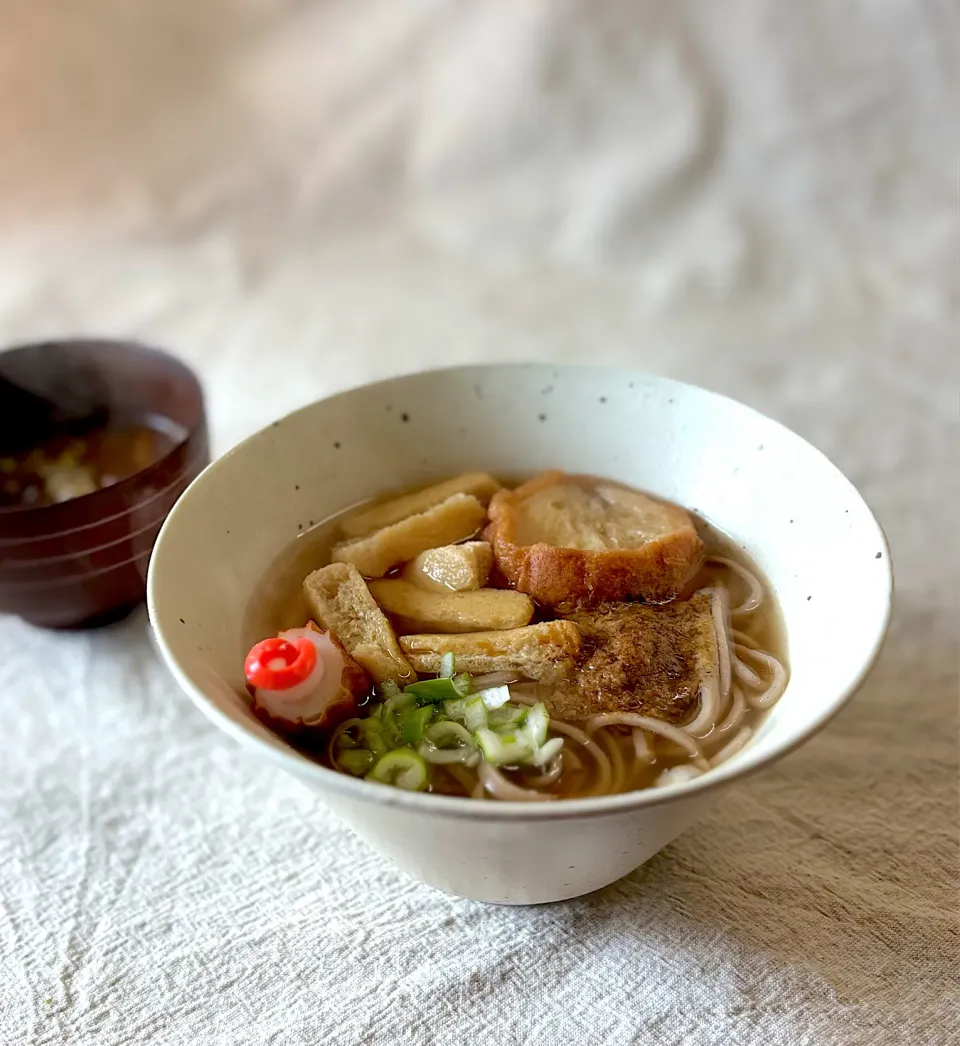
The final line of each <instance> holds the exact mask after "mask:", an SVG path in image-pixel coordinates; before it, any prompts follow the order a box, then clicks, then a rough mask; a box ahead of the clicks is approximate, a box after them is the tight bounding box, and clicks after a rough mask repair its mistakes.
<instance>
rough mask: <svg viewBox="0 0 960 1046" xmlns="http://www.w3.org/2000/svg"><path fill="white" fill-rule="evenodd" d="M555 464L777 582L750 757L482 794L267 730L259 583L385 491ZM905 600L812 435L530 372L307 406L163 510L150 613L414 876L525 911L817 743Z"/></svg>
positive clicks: (253, 726)
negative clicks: (711, 766) (600, 784)
mask: <svg viewBox="0 0 960 1046" xmlns="http://www.w3.org/2000/svg"><path fill="white" fill-rule="evenodd" d="M304 448H309V453H304ZM546 468H562V469H566V470H569V471H571V472H592V473H598V474H601V475H604V476H610V477H613V478H615V479H618V480H621V481H623V482H625V483H628V484H631V485H633V486H636V487H640V488H642V489H644V490H648V491H651V492H652V493H654V494H657V495H659V496H661V497H664V498H667V499H669V500H671V501H675V502H678V503H680V504H682V505H685V506H687V507H688V508H691V509H694V510H696V511H697V512H698V513H700V514H701V515H702V516H704V517H706V518H707V519H708V520H710V521H711V522H712V523H714V524H716V525H718V526H719V527H720V528H721V529H722V530H724V531H725V532H726V533H727V534H728V535H730V536H731V537H732V538H733V539H734V540H736V541H738V542H740V543H741V544H742V546H743V547H744V549H746V551H747V553H748V554H749V555H750V557H751V558H752V559H753V560H754V561H755V562H756V563H757V564H758V566H759V567H760V568H761V569H762V570H763V572H764V573H765V574H766V576H767V578H768V579H769V581H770V582H771V583H772V585H773V587H774V589H775V591H776V594H777V597H778V599H779V602H780V606H781V608H782V611H783V615H784V619H785V624H786V630H787V636H788V643H789V657H790V664H791V679H790V683H789V685H788V688H787V690H786V692H785V694H784V695H783V697H782V698H781V699H780V701H779V702H778V703H777V704H776V705H775V706H774V708H773V709H772V710H771V712H770V714H769V716H768V717H767V718H766V719H765V720H764V722H763V724H762V726H761V727H760V728H759V730H758V731H757V733H756V734H755V736H754V737H753V738H752V740H751V741H750V743H749V744H748V745H747V746H746V747H745V748H744V749H743V750H742V751H741V752H739V753H738V754H737V755H735V756H734V757H733V758H731V759H730V760H729V761H728V762H726V763H724V764H722V765H721V766H720V767H718V768H717V769H715V770H713V771H711V772H710V773H709V774H706V775H704V776H702V777H699V778H696V779H694V780H693V781H689V782H686V783H681V784H674V785H670V786H667V787H664V788H659V789H653V790H647V791H642V792H632V793H626V794H622V795H615V796H605V797H598V798H589V799H575V800H565V801H560V802H555V803H499V802H494V801H489V802H481V801H477V800H470V799H460V798H452V797H444V796H434V795H426V794H422V793H409V792H403V791H401V790H399V789H394V788H388V787H384V786H382V785H376V784H371V783H368V782H366V781H363V780H358V779H356V778H352V777H348V776H346V775H343V774H337V773H334V772H333V771H331V770H327V769H324V768H323V767H321V766H318V765H316V764H315V763H312V762H310V761H309V760H307V759H305V758H304V757H302V756H301V755H299V754H298V753H297V752H295V751H293V750H292V749H291V748H290V747H289V746H287V745H286V744H284V742H283V741H282V740H280V739H279V738H278V737H275V736H273V735H272V734H271V733H270V732H269V731H267V730H266V729H265V728H264V727H263V726H261V724H260V723H259V722H258V721H257V720H256V719H255V718H254V717H253V715H252V714H251V712H250V708H249V705H248V701H247V698H246V694H245V691H244V680H243V657H244V653H245V651H244V649H243V644H242V639H241V627H242V622H243V620H244V616H245V614H246V612H247V609H248V604H249V602H250V598H251V593H252V592H253V591H254V588H255V586H256V585H257V583H258V581H260V580H261V578H262V577H263V576H264V574H265V572H266V571H267V568H268V567H269V565H270V564H271V562H272V561H273V560H274V558H275V557H276V556H277V555H278V553H280V551H281V550H282V549H284V547H285V546H287V545H288V544H289V543H290V542H293V541H295V540H296V538H297V535H298V533H300V532H301V531H302V530H303V528H304V526H305V525H306V524H307V523H308V521H309V520H321V519H323V518H324V517H326V516H329V515H331V514H333V513H335V512H337V511H338V510H340V509H342V508H344V507H345V506H348V505H350V504H352V503H354V502H357V501H360V500H362V499H364V498H368V497H370V496H372V495H374V494H377V493H379V492H381V491H383V490H385V489H389V488H393V487H403V486H406V485H412V484H416V483H427V482H429V481H432V480H436V479H438V478H440V477H446V476H451V475H454V474H456V473H458V472H464V471H467V470H471V469H484V470H489V471H491V472H493V473H500V474H502V475H508V476H515V475H517V474H524V473H526V474H531V473H534V472H537V471H538V470H541V469H546ZM251 489H255V490H256V492H257V494H256V497H251V496H250V491H251ZM891 593H892V574H891V566H890V559H889V554H888V550H887V546H886V542H885V540H884V537H883V533H882V531H881V529H880V527H879V526H878V524H877V522H876V520H875V519H874V518H873V516H872V515H871V513H870V510H869V509H868V508H867V506H866V505H865V504H864V502H863V500H862V498H861V497H860V495H859V494H858V493H857V491H856V490H855V489H854V487H853V486H852V485H851V484H850V482H849V481H848V480H847V479H845V478H844V476H843V475H841V473H840V472H839V471H838V470H837V469H836V468H835V467H834V466H833V465H832V464H831V463H830V462H829V461H828V460H827V459H826V458H825V457H824V456H823V455H822V454H821V453H820V452H819V451H817V450H815V449H814V448H813V447H812V446H810V445H809V444H808V443H806V442H805V441H804V440H802V439H801V438H800V437H799V436H797V435H795V434H794V433H792V432H790V431H788V430H787V429H785V428H783V426H781V425H779V424H777V423H776V422H775V421H771V420H770V419H769V418H765V417H763V416H762V415H761V414H758V413H756V412H755V411H753V410H751V409H749V408H748V407H745V406H743V405H741V404H739V403H736V402H734V401H732V400H729V399H726V398H724V397H723V396H718V395H716V394H714V393H711V392H706V391H704V390H703V389H698V388H695V387H693V386H690V385H682V384H679V383H677V382H675V381H670V380H667V379H665V378H659V377H653V376H650V375H645V374H637V373H633V372H630V371H624V370H613V369H605V368H600V367H562V368H558V367H553V366H549V365H539V364H537V365H519V366H513V365H493V366H478V367H462V368H456V369H452V370H441V371H432V372H428V373H424V374H415V375H411V376H408V377H401V378H394V379H391V380H389V381H384V382H379V383H377V384H373V385H367V386H365V387H363V388H359V389H355V390H353V391H350V392H345V393H343V394H341V395H338V396H334V397H332V398H331V399H327V400H323V401H321V402H319V403H314V404H313V405H312V406H309V407H306V408H304V409H303V410H301V411H298V412H297V413H295V414H292V415H290V416H289V417H287V418H285V419H283V420H282V421H279V422H275V423H274V424H273V425H272V426H271V427H269V428H267V429H264V430H263V431H261V432H259V433H257V434H256V435H255V436H252V437H251V438H250V439H248V440H247V441H246V442H244V443H242V444H241V445H240V446H238V447H236V448H235V449H234V450H233V451H231V452H230V453H229V454H227V455H226V456H225V457H224V458H222V459H220V460H219V461H218V462H216V463H215V464H214V465H212V466H211V467H210V468H209V469H208V470H207V471H206V472H205V473H204V474H203V475H202V476H201V477H200V478H199V479H198V480H197V481H196V482H195V483H194V484H193V485H192V486H191V487H190V489H189V490H188V491H187V492H186V494H185V495H184V496H183V498H182V499H181V500H180V501H179V502H178V504H177V505H176V507H175V508H174V510H173V512H172V513H171V514H170V517H169V518H168V520H167V522H166V523H165V524H164V527H163V530H162V531H161V533H160V538H159V540H158V542H157V546H156V550H155V552H154V556H153V559H152V561H151V564H150V577H149V586H148V604H149V608H150V617H151V621H152V622H153V626H154V629H155V631H156V636H157V640H158V644H159V648H160V650H161V652H162V654H163V657H164V658H165V659H166V661H167V663H168V665H169V666H170V668H171V670H172V672H173V674H174V675H175V676H176V678H177V680H178V681H179V682H180V684H181V685H182V686H183V688H184V689H185V690H186V691H187V693H188V694H190V696H191V697H192V698H193V700H194V701H195V702H196V704H197V705H198V707H199V708H200V709H201V711H202V712H204V714H205V715H207V716H209V717H210V718H211V719H212V720H213V721H214V722H215V723H217V725H218V726H220V727H221V728H222V729H223V730H225V731H226V732H227V733H228V734H229V735H230V736H231V737H233V738H235V739H236V740H237V741H239V742H240V743H241V744H243V745H245V746H247V747H249V748H251V749H253V750H254V751H256V752H258V753H259V754H260V755H262V756H264V758H266V759H269V760H270V761H271V762H273V763H274V764H275V765H276V766H278V767H280V768H282V769H284V770H287V771H288V772H290V773H293V774H295V775H296V776H297V777H299V778H300V779H301V780H303V781H304V782H306V783H307V784H308V785H310V786H311V787H313V788H315V789H316V790H317V792H318V793H319V795H320V796H321V798H322V799H323V801H324V802H325V803H327V804H328V805H329V806H330V808H331V809H332V810H333V811H334V812H335V813H337V814H338V815H339V816H340V817H341V818H342V819H343V820H344V821H345V822H346V824H348V825H349V826H350V827H351V828H352V829H353V830H354V831H356V832H357V833H358V834H359V835H360V836H361V837H362V838H364V839H365V840H367V842H368V843H369V844H370V845H371V846H372V847H373V848H374V849H376V850H378V851H379V852H380V853H382V854H384V855H385V856H387V857H389V858H391V859H392V860H393V861H395V862H396V863H397V864H398V865H399V866H400V867H401V868H402V869H403V870H404V871H406V872H407V873H409V874H410V875H412V876H414V877H415V878H417V879H420V880H422V881H423V882H425V883H429V884H430V885H432V886H435V887H438V888H440V889H442V890H446V891H449V892H451V893H455V894H461V895H463V896H466V897H471V898H476V899H479V900H484V901H495V902H500V903H507V904H524V903H540V902H546V901H556V900H560V899H563V898H567V897H575V896H577V895H578V894H583V893H586V892H588V891H591V890H595V889H597V888H599V887H601V886H605V885H606V884H608V883H610V882H613V881H614V880H615V879H618V878H619V877H620V876H622V875H624V874H626V873H627V872H629V871H631V870H632V869H634V868H636V867H637V866H638V865H640V864H642V863H643V862H644V861H646V860H647V859H648V858H649V857H651V856H652V855H653V854H654V853H656V852H657V851H658V850H659V849H661V848H662V847H664V846H666V845H667V844H668V843H669V842H671V841H672V840H673V839H674V838H675V837H676V836H677V835H679V833H680V832H682V831H683V830H684V829H685V828H687V827H688V826H689V825H690V824H692V823H693V822H694V821H696V820H697V819H698V818H699V817H701V816H702V815H703V814H704V812H705V811H707V810H708V809H709V808H710V806H711V805H712V804H713V803H714V802H716V801H717V800H718V799H719V798H720V797H721V796H722V795H723V794H724V793H725V792H726V791H727V789H728V788H730V786H731V785H734V784H739V785H740V787H744V788H749V787H750V781H749V780H748V778H749V775H750V774H752V773H753V772H755V771H758V770H761V769H763V768H764V767H766V766H769V765H770V764H771V763H772V762H773V761H775V760H776V759H778V758H780V757H781V756H783V755H786V754H787V753H788V752H790V751H791V750H792V749H794V748H796V747H797V746H798V745H800V744H802V743H803V742H804V741H806V740H808V739H809V738H810V737H811V736H813V734H815V733H816V732H817V731H818V730H820V729H821V728H822V727H823V726H824V725H825V724H826V723H827V722H828V721H829V720H830V718H831V717H832V716H833V715H835V714H836V712H837V711H839V709H840V708H841V707H842V706H843V705H844V704H845V703H846V701H847V700H849V698H850V697H851V696H852V695H853V693H854V692H855V691H856V690H857V688H858V687H859V686H860V684H861V683H862V682H863V680H864V678H865V676H866V674H867V672H868V671H869V669H870V667H871V665H872V664H873V662H874V660H875V658H876V656H877V654H878V652H879V650H880V646H881V643H882V641H883V637H884V634H885V632H886V629H887V622H888V619H889V613H890V603H891ZM746 837H747V838H748V837H749V833H746ZM318 845H322V843H321V842H318ZM731 845H744V842H743V839H742V838H741V839H739V840H738V841H737V842H736V843H734V842H733V841H731ZM747 845H748V844H747Z"/></svg>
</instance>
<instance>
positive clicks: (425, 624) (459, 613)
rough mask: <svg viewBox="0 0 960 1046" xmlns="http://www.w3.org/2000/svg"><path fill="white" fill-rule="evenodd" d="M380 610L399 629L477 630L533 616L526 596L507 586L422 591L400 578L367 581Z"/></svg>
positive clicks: (508, 625) (512, 624)
mask: <svg viewBox="0 0 960 1046" xmlns="http://www.w3.org/2000/svg"><path fill="white" fill-rule="evenodd" d="M369 587H370V594H371V595H372V596H373V598H374V599H375V600H376V601H377V603H378V604H379V606H380V609H381V610H383V611H385V612H386V613H387V614H389V615H390V616H391V617H392V618H394V619H395V620H396V621H397V623H398V626H399V627H400V629H401V631H405V632H406V631H423V630H424V629H428V630H429V631H431V632H479V631H486V630H490V629H503V628H519V627H520V626H521V625H525V624H526V623H527V622H528V621H529V620H530V618H532V617H533V601H532V600H531V599H530V597H529V596H525V595H523V594H522V593H520V592H513V591H511V590H510V589H505V588H503V589H497V588H485V589H481V590H480V591H478V592H424V591H423V589H421V588H417V586H416V585H412V584H410V582H409V581H404V580H403V579H402V578H391V579H386V580H383V581H371V582H370V583H369Z"/></svg>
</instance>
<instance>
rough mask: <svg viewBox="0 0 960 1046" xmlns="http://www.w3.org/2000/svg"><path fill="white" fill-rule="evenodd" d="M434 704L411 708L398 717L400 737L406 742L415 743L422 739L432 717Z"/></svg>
mask: <svg viewBox="0 0 960 1046" xmlns="http://www.w3.org/2000/svg"><path fill="white" fill-rule="evenodd" d="M433 712H434V706H433V705H425V706H424V707H423V708H411V709H409V710H407V711H405V712H404V713H403V715H401V717H400V737H401V738H402V739H403V740H404V741H405V742H406V743H407V744H408V745H415V744H418V743H419V742H420V741H422V740H423V735H424V731H425V730H426V729H427V727H428V726H429V725H430V721H431V720H432V719H433Z"/></svg>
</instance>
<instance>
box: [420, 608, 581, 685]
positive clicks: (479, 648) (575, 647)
mask: <svg viewBox="0 0 960 1046" xmlns="http://www.w3.org/2000/svg"><path fill="white" fill-rule="evenodd" d="M400 646H401V648H402V649H403V651H404V653H405V654H406V655H407V657H408V658H409V660H410V663H411V664H412V665H413V666H414V668H415V669H416V670H417V671H418V672H422V673H432V672H439V671H440V659H441V657H442V656H443V655H444V654H445V653H451V654H453V655H454V656H455V658H456V664H457V669H458V670H459V671H461V672H471V673H473V674H474V675H483V674H485V673H487V672H516V673H517V675H518V676H524V677H525V678H527V679H536V680H540V681H542V682H549V681H552V680H554V679H557V678H560V677H563V676H566V675H569V674H570V673H571V672H573V671H574V668H575V665H576V659H577V657H578V655H579V654H580V631H579V629H578V628H577V626H576V625H574V624H573V622H571V621H544V622H542V623H541V624H538V625H527V626H525V627H524V628H513V629H510V630H508V631H503V632H470V633H466V634H462V635H454V636H450V635H411V636H401V637H400Z"/></svg>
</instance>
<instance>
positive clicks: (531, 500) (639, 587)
mask: <svg viewBox="0 0 960 1046" xmlns="http://www.w3.org/2000/svg"><path fill="white" fill-rule="evenodd" d="M489 513H490V520H491V522H490V525H489V526H488V527H487V529H486V531H485V533H484V537H485V538H486V539H487V540H488V541H489V542H490V543H491V544H492V545H493V551H494V556H495V557H496V561H497V565H498V567H499V568H500V570H501V571H502V573H503V574H504V576H505V577H506V578H507V579H508V580H509V581H510V582H511V583H512V584H513V585H514V586H515V587H516V589H517V590H518V591H520V592H527V593H529V594H530V595H531V596H533V598H534V599H536V600H537V602H539V603H541V604H543V605H545V606H551V607H556V606H570V607H577V606H592V605H596V604H598V603H602V602H606V601H619V600H626V599H643V600H645V601H646V602H648V603H666V602H668V601H669V600H671V599H674V598H675V597H676V596H677V595H678V594H679V593H680V592H682V591H683V588H684V586H685V585H686V584H687V582H688V581H690V580H691V579H692V577H693V576H694V574H696V572H697V570H699V568H700V565H701V563H702V562H703V555H704V548H703V542H702V541H701V540H700V537H699V535H698V534H697V531H696V529H695V527H694V525H693V520H692V519H691V518H690V516H689V514H688V513H686V512H684V510H683V509H681V508H678V507H677V506H675V505H668V504H666V503H665V502H662V501H657V500H656V499H654V498H651V497H649V496H648V495H646V494H641V493H639V492H638V491H635V490H629V489H628V488H626V487H621V486H618V485H617V484H614V483H610V482H609V481H605V480H596V479H593V478H591V477H583V476H569V475H566V474H565V473H563V472H548V473H544V474H543V475H541V476H538V477H537V478H536V479H533V480H531V481H530V482H529V483H525V484H523V486H521V487H518V488H517V489H516V490H513V491H508V490H502V491H500V492H499V493H497V494H495V495H494V497H493V499H492V500H491V502H490V508H489Z"/></svg>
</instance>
